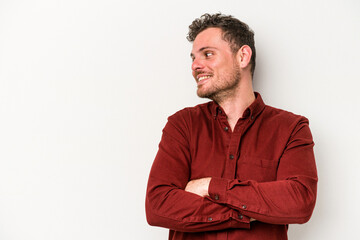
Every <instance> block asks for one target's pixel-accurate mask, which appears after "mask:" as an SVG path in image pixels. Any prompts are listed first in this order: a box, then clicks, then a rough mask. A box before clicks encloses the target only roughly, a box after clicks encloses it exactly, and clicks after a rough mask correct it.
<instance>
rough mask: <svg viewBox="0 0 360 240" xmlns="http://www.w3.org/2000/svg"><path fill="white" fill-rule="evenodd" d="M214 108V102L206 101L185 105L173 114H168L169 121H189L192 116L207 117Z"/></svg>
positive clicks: (197, 117)
mask: <svg viewBox="0 0 360 240" xmlns="http://www.w3.org/2000/svg"><path fill="white" fill-rule="evenodd" d="M214 108H215V106H214V102H207V103H202V104H198V105H196V106H193V107H186V108H183V109H181V110H179V111H177V112H175V113H174V114H173V115H171V116H169V118H168V120H169V121H179V120H183V121H191V120H193V119H194V118H195V119H199V118H208V117H211V116H212V112H213V109H214Z"/></svg>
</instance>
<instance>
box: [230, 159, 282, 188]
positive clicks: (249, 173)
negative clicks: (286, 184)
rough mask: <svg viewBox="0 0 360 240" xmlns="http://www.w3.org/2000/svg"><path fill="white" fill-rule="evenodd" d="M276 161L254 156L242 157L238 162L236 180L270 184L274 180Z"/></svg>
mask: <svg viewBox="0 0 360 240" xmlns="http://www.w3.org/2000/svg"><path fill="white" fill-rule="evenodd" d="M277 163H278V161H277V160H274V159H267V158H263V157H256V156H244V157H243V158H240V161H239V168H238V169H239V171H238V174H237V179H239V180H241V181H246V180H254V181H257V182H270V181H275V180H276V172H277Z"/></svg>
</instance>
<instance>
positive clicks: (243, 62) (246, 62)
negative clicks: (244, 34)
mask: <svg viewBox="0 0 360 240" xmlns="http://www.w3.org/2000/svg"><path fill="white" fill-rule="evenodd" d="M251 56H252V51H251V48H250V47H249V46H248V45H243V46H242V47H241V48H240V49H239V51H238V52H237V59H238V61H239V66H240V68H246V67H247V66H250V60H251Z"/></svg>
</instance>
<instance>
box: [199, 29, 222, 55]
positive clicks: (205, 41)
mask: <svg viewBox="0 0 360 240" xmlns="http://www.w3.org/2000/svg"><path fill="white" fill-rule="evenodd" d="M222 33H223V32H222V30H221V29H220V28H207V29H205V30H204V31H202V32H200V33H199V34H198V35H197V36H196V38H195V40H194V43H193V47H192V53H193V54H194V53H196V52H199V51H201V49H203V48H208V47H209V48H217V49H224V48H225V49H227V48H229V44H228V42H226V41H225V40H224V39H223V38H222Z"/></svg>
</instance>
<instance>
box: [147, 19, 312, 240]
mask: <svg viewBox="0 0 360 240" xmlns="http://www.w3.org/2000/svg"><path fill="white" fill-rule="evenodd" d="M189 28H190V31H189V35H188V40H189V41H191V42H193V48H192V52H191V58H192V60H193V63H192V72H193V76H194V78H195V81H196V83H197V94H198V96H200V97H203V98H210V99H211V100H213V101H211V102H208V103H205V104H200V105H197V106H195V107H192V108H186V109H183V110H181V111H179V112H177V113H175V114H174V115H172V116H170V117H169V119H168V123H167V124H166V126H165V128H164V130H163V135H162V139H161V142H160V144H159V151H158V153H157V156H156V158H155V161H154V163H153V166H152V169H151V172H150V176H149V181H148V189H147V195H146V214H147V220H148V222H149V224H150V225H154V226H161V227H165V228H169V229H170V233H169V239H191V240H196V239H207V240H211V239H214V240H215V239H217V240H218V239H230V240H232V239H234V240H235V239H236V240H238V239H246V240H249V239H259V240H267V239H269V240H270V239H271V240H282V239H287V229H288V224H290V223H305V222H307V221H308V220H309V218H310V216H311V214H312V211H313V209H314V206H315V200H316V186H317V172H316V165H315V160H314V154H313V146H314V143H313V140H312V136H311V133H310V129H309V123H308V120H307V119H306V118H305V117H302V116H299V115H295V114H292V113H290V112H286V111H283V110H280V109H276V108H273V107H270V106H267V105H265V104H264V102H263V101H262V99H261V96H260V94H259V93H254V91H253V88H252V76H253V73H254V69H255V46H254V45H255V44H254V34H253V32H252V31H251V30H250V29H249V27H248V26H247V25H246V24H245V23H243V22H241V21H239V20H238V19H235V18H233V17H231V16H225V15H221V14H214V15H210V14H205V15H203V16H202V17H201V18H199V19H195V20H194V22H193V23H192V24H191V25H190V27H189Z"/></svg>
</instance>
